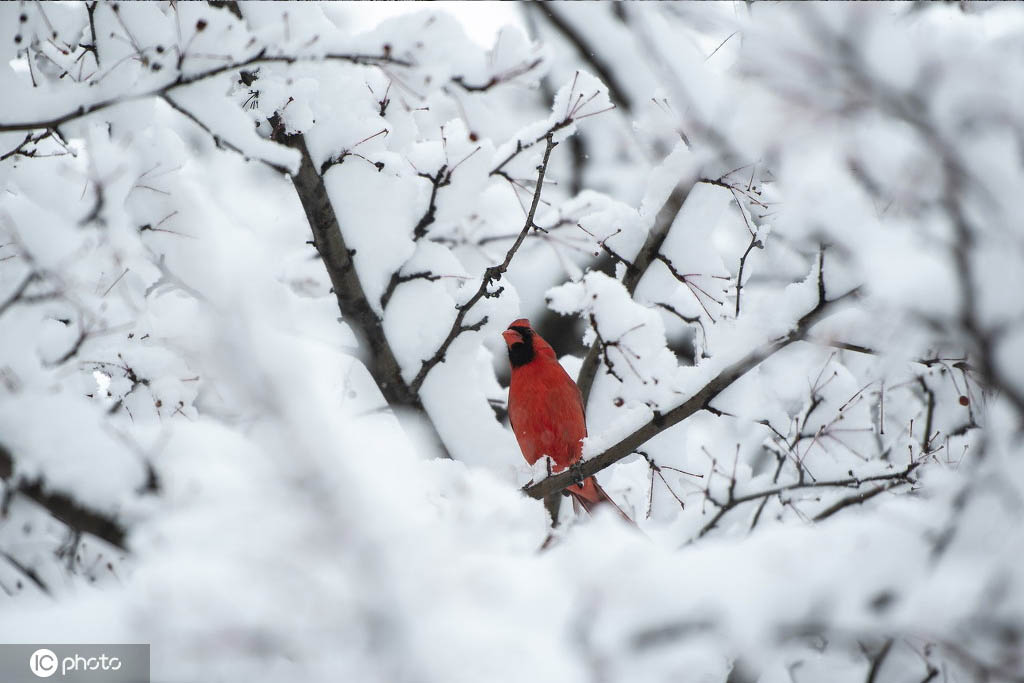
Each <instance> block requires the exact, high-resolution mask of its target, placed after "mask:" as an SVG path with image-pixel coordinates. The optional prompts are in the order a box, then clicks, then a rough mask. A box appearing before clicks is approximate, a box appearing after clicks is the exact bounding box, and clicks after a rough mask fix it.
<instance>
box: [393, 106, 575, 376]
mask: <svg viewBox="0 0 1024 683" xmlns="http://www.w3.org/2000/svg"><path fill="white" fill-rule="evenodd" d="M556 125H558V124H556ZM554 134H555V130H554V129H552V130H549V131H548V133H547V135H546V136H545V137H544V139H545V140H546V143H547V144H546V146H545V147H544V157H543V159H542V160H541V162H540V165H539V166H538V167H537V187H536V189H535V190H534V192H533V203H532V204H531V205H530V210H529V211H528V212H527V214H526V221H525V222H524V223H523V229H522V230H521V231H520V232H519V236H518V237H517V238H516V241H515V242H513V243H512V246H510V247H509V249H508V251H507V252H506V253H505V258H504V260H503V261H502V262H501V263H499V264H498V265H496V266H491V267H490V268H488V269H487V270H485V271H484V276H483V278H481V280H480V286H479V287H478V288H477V290H476V292H474V294H473V296H471V297H470V298H469V299H468V300H467V301H466V302H465V303H463V304H460V305H459V306H458V311H459V312H458V314H457V315H456V316H455V321H454V322H453V323H452V326H451V329H449V330H448V335H447V336H446V337H445V339H444V341H443V342H441V345H440V346H439V347H438V348H437V350H436V351H435V352H434V355H432V356H431V357H430V358H428V359H427V360H425V361H423V363H422V364H421V365H420V369H419V372H417V373H416V377H414V378H413V380H412V382H411V383H410V385H409V386H410V389H411V390H412V391H413V392H419V389H420V387H421V386H423V382H424V380H426V378H427V375H428V374H429V373H430V371H431V370H432V369H434V367H435V366H437V365H438V364H439V363H443V362H444V360H445V355H446V354H447V353H448V348H449V347H450V346H451V345H452V342H454V341H455V339H456V337H458V336H459V335H460V334H462V333H463V332H469V331H475V330H479V329H480V328H481V327H483V326H484V325H485V324H486V323H487V316H486V315H485V316H483V317H482V318H480V320H478V321H477V322H475V323H473V324H471V325H467V324H466V323H465V320H466V314H467V313H468V312H469V310H470V309H471V308H473V306H475V305H476V304H477V302H478V301H480V300H481V299H484V298H489V297H495V296H498V295H499V294H500V293H501V292H502V290H503V289H504V288H503V287H498V289H497V290H495V291H493V292H492V291H490V286H491V283H492V282H498V281H499V280H501V278H502V276H503V275H504V274H505V271H506V270H508V267H509V264H511V263H512V258H513V257H514V256H515V255H516V252H517V251H518V250H519V247H520V246H521V245H522V243H523V240H525V239H526V235H527V233H529V232H530V230H532V229H533V228H534V222H533V218H534V216H535V215H536V213H537V205H538V204H539V203H540V195H541V191H542V190H543V189H544V174H545V173H546V172H547V169H548V160H549V159H550V158H551V151H552V150H553V149H554V148H555V146H556V145H557V144H558V143H557V142H555V141H554Z"/></svg>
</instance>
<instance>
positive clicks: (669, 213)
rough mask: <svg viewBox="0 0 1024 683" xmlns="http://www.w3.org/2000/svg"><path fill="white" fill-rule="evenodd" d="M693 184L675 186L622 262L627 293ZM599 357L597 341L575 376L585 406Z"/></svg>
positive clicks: (660, 241)
mask: <svg viewBox="0 0 1024 683" xmlns="http://www.w3.org/2000/svg"><path fill="white" fill-rule="evenodd" d="M694 185H695V183H692V182H691V183H681V184H679V185H677V186H676V189H675V190H673V192H672V194H671V195H669V197H668V199H667V200H665V203H664V204H662V206H661V209H659V210H658V213H657V215H656V216H655V217H654V225H653V226H652V227H651V230H650V232H648V233H647V239H646V240H645V241H644V244H643V246H642V247H640V251H639V252H638V253H637V255H636V257H635V258H634V259H633V260H632V262H625V261H623V263H624V264H625V266H626V274H625V275H624V276H623V278H622V284H623V286H624V287H625V288H626V291H627V292H629V293H630V294H633V292H635V291H636V287H637V285H638V284H640V278H641V277H643V274H644V273H645V272H646V271H647V268H648V267H649V266H650V265H651V263H653V262H654V258H655V256H656V255H657V254H658V252H659V251H660V250H661V245H662V244H663V243H664V242H665V238H666V237H668V232H669V230H670V229H671V228H672V223H673V222H674V221H675V219H676V215H678V213H679V211H680V210H681V209H682V208H683V204H684V203H686V198H687V197H689V196H690V191H691V190H693V187H694ZM600 358H601V345H600V344H599V343H598V341H597V340H595V341H594V343H593V344H591V345H590V350H589V351H587V355H586V356H584V358H583V365H581V366H580V372H579V375H578V376H577V378H576V385H577V386H578V387H579V388H580V394H582V396H583V406H584V409H585V408H586V405H587V400H588V399H589V398H590V390H591V389H592V388H593V386H594V378H595V376H596V375H597V368H598V365H599V362H600Z"/></svg>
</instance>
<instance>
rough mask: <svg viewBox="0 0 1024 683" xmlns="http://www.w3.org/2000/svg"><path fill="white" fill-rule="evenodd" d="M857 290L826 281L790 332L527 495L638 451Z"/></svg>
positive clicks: (543, 491)
mask: <svg viewBox="0 0 1024 683" xmlns="http://www.w3.org/2000/svg"><path fill="white" fill-rule="evenodd" d="M820 264H821V262H820V261H819V271H818V273H819V274H818V277H819V279H820V280H821V281H822V282H823V280H824V275H823V273H822V271H821V270H820V268H821V265H820ZM858 293H859V288H857V289H853V290H850V291H848V292H846V293H845V294H843V295H841V296H838V297H836V298H834V299H827V298H826V297H825V290H824V285H823V284H822V285H821V287H820V288H819V299H818V302H817V304H816V305H815V306H814V308H812V309H811V310H810V311H808V312H807V313H805V314H804V315H803V316H802V317H801V318H800V319H799V320H798V321H797V322H796V324H795V325H794V327H793V329H792V330H791V331H790V332H789V333H788V334H786V335H785V336H783V337H781V338H779V339H776V340H774V341H772V342H769V343H767V344H765V345H764V346H762V347H760V348H758V349H756V350H754V351H752V352H751V353H749V354H747V356H745V357H744V358H742V359H740V360H738V361H736V362H735V363H733V364H732V365H730V366H728V367H726V368H724V369H723V370H722V371H721V372H719V373H718V375H716V376H715V377H714V378H712V379H711V380H710V381H709V382H707V383H706V384H705V385H704V386H703V387H701V388H700V389H698V390H697V391H696V392H695V393H694V394H693V395H692V396H690V398H688V399H687V400H685V401H683V402H682V403H681V404H679V405H677V406H676V407H675V408H672V409H671V410H669V411H668V412H667V413H663V414H661V413H656V414H655V415H654V417H652V418H651V420H650V421H649V422H647V423H646V424H644V425H643V426H642V427H640V428H639V429H637V430H636V431H634V432H633V433H632V434H630V435H628V436H627V437H625V438H624V439H622V440H621V441H619V442H618V443H616V444H614V445H613V446H611V447H609V448H607V449H606V450H605V451H604V452H603V453H600V454H599V455H597V456H595V457H593V458H590V459H588V460H585V461H582V462H581V463H580V464H579V466H578V467H575V468H574V471H572V472H562V473H560V474H556V475H554V476H551V477H548V478H546V479H543V480H541V481H539V482H537V483H536V484H533V485H531V486H529V487H527V488H526V489H525V492H526V493H527V495H530V496H532V497H534V498H542V497H544V496H546V495H548V494H549V493H552V492H555V491H561V490H562V489H564V488H566V487H567V486H569V485H570V484H572V483H573V482H574V481H575V478H576V477H589V476H591V475H593V474H596V473H598V472H600V471H601V470H603V469H605V468H606V467H608V466H609V465H612V464H614V463H616V462H618V461H619V460H622V459H623V458H625V457H626V456H628V455H630V454H631V453H633V452H635V451H636V449H637V448H640V446H642V445H643V444H644V443H646V442H647V441H648V440H650V439H651V438H653V437H654V436H656V435H657V434H660V433H661V432H663V431H665V430H666V429H668V428H669V427H672V426H673V425H676V424H678V423H679V422H682V421H683V420H685V419H686V418H688V417H690V416H691V415H693V414H694V413H696V412H699V411H701V410H704V409H706V408H707V407H708V405H709V404H710V402H711V401H712V400H713V399H714V398H715V397H716V396H718V395H719V394H720V393H721V392H722V391H724V390H725V389H726V388H728V387H729V386H731V385H732V383H733V382H735V381H736V380H738V379H739V378H740V377H742V376H743V375H745V374H746V373H747V372H749V371H750V370H752V369H753V368H755V367H757V366H758V365H759V364H760V363H761V362H762V361H764V360H765V359H766V358H768V357H770V356H772V355H773V354H775V353H776V352H777V351H779V350H780V349H782V348H785V347H786V346H788V345H789V344H791V343H792V342H794V341H798V340H801V339H803V338H804V337H805V336H806V335H807V331H808V329H810V327H811V326H812V325H814V324H815V323H817V322H818V321H819V320H820V319H821V318H822V317H823V316H824V315H826V314H827V313H828V312H829V311H830V310H831V309H832V308H834V306H835V305H836V304H837V303H839V302H841V301H845V300H848V299H850V298H852V297H854V296H856V295H857V294H858Z"/></svg>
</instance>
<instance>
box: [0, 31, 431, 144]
mask: <svg viewBox="0 0 1024 683" xmlns="http://www.w3.org/2000/svg"><path fill="white" fill-rule="evenodd" d="M319 59H325V60H333V61H343V62H350V63H352V64H364V65H380V64H393V65H396V66H412V63H411V62H408V61H406V60H404V59H397V58H395V57H392V56H390V55H386V54H382V55H361V54H343V53H333V54H327V55H310V56H308V57H306V56H294V55H267V54H266V48H263V49H262V50H260V51H259V52H258V53H256V54H255V55H253V56H252V57H249V58H248V59H244V60H242V61H238V62H233V63H231V64H226V65H224V66H218V67H214V68H212V69H207V70H206V71H200V72H199V73H196V74H193V75H191V76H186V75H184V74H182V73H179V74H178V77H177V78H176V79H174V80H173V81H170V82H169V83H165V84H163V85H161V86H159V87H156V88H152V89H151V90H147V91H145V92H142V93H136V94H133V95H125V96H123V97H112V98H110V99H107V100H102V101H100V102H96V103H94V104H90V105H89V106H84V105H83V106H80V107H78V108H77V109H75V110H73V111H69V112H65V113H63V114H60V115H59V116H55V117H53V118H51V119H48V120H45V121H15V122H10V123H0V133H9V132H12V131H29V130H38V129H40V128H51V129H55V128H57V127H58V126H61V125H63V124H65V123H67V122H68V121H73V120H75V119H79V118H81V117H83V116H87V115H88V114H93V113H95V112H98V111H101V110H103V109H109V108H110V107H113V106H116V105H118V104H122V103H124V102H132V101H135V100H143V99H146V98H149V97H162V96H163V95H166V94H167V93H169V92H171V91H172V90H175V89H177V88H181V87H183V86H186V85H192V84H193V83H198V82H199V81H203V80H206V79H207V78H212V77H214V76H219V75H221V74H224V73H228V72H230V71H237V70H239V69H244V68H245V67H247V66H252V65H254V64H271V63H277V64H294V63H295V62H300V61H311V60H319Z"/></svg>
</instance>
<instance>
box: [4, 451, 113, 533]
mask: <svg viewBox="0 0 1024 683" xmlns="http://www.w3.org/2000/svg"><path fill="white" fill-rule="evenodd" d="M0 479H3V480H4V481H5V482H6V483H7V485H8V486H10V487H11V490H12V491H14V492H15V493H20V494H22V495H24V496H26V497H28V498H30V499H31V500H33V501H35V502H36V503H37V504H39V505H40V506H42V507H43V508H44V509H46V511H47V512H49V513H50V514H51V515H53V516H54V517H56V518H57V519H59V520H60V521H61V522H63V523H64V524H67V525H68V526H69V527H71V528H72V529H75V530H77V531H81V532H84V533H88V534H92V535H93V536H95V537H97V538H101V539H103V540H104V541H106V542H107V543H109V544H111V545H113V546H115V547H117V548H120V549H121V550H126V547H125V537H126V536H127V532H126V531H125V529H124V527H123V526H122V525H121V524H120V522H118V521H117V520H116V519H115V518H114V517H111V516H110V515H107V514H105V513H102V512H98V511H96V510H92V509H90V508H88V507H86V506H84V505H82V504H81V503H79V502H78V501H76V500H75V499H74V498H72V497H71V496H69V495H67V494H65V493H61V492H58V491H51V490H48V489H47V487H46V486H45V485H44V483H43V480H42V479H41V478H36V479H34V480H31V481H30V480H27V479H15V477H14V458H13V457H12V456H11V453H10V451H8V450H7V448H6V447H5V446H3V444H0Z"/></svg>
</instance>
